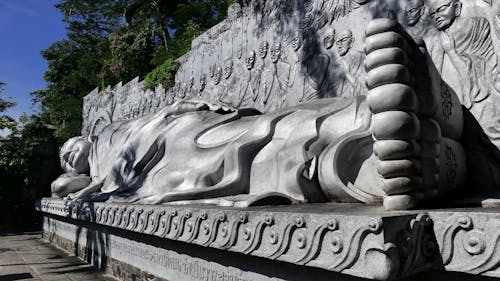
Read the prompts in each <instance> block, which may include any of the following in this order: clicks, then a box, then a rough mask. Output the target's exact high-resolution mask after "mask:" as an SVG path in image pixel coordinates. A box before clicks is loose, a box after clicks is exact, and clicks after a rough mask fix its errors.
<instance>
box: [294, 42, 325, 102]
mask: <svg viewBox="0 0 500 281" xmlns="http://www.w3.org/2000/svg"><path fill="white" fill-rule="evenodd" d="M299 52H300V54H299V57H300V58H301V68H302V76H303V80H304V81H303V89H302V90H299V100H298V102H300V103H301V102H305V101H309V100H313V99H317V98H320V97H323V96H324V94H325V92H326V89H327V87H328V81H327V80H328V69H329V66H330V62H331V60H330V57H329V56H328V55H327V54H325V53H324V52H323V51H322V50H321V48H320V46H318V43H317V42H316V41H315V40H312V39H310V38H309V39H308V40H305V41H304V42H303V46H302V48H300V49H299Z"/></svg>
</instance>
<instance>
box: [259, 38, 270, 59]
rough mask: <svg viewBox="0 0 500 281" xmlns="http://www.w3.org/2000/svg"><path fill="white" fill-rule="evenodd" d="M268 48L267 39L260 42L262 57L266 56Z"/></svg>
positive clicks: (260, 54)
mask: <svg viewBox="0 0 500 281" xmlns="http://www.w3.org/2000/svg"><path fill="white" fill-rule="evenodd" d="M268 50H269V43H267V41H263V42H262V43H260V46H259V56H260V58H261V59H264V58H266V56H267V51H268Z"/></svg>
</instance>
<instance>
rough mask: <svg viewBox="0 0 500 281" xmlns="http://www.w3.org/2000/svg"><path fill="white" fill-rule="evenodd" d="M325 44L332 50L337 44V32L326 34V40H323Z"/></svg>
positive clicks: (329, 31) (332, 31) (330, 31)
mask: <svg viewBox="0 0 500 281" xmlns="http://www.w3.org/2000/svg"><path fill="white" fill-rule="evenodd" d="M323 44H324V45H325V48H326V49H331V48H332V47H333V45H334V44H335V31H334V30H333V29H331V30H328V31H327V32H326V35H325V38H324V39H323Z"/></svg>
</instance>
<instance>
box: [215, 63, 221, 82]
mask: <svg viewBox="0 0 500 281" xmlns="http://www.w3.org/2000/svg"><path fill="white" fill-rule="evenodd" d="M221 80H222V68H220V67H217V69H216V70H215V74H214V83H215V85H219V83H220V81H221Z"/></svg>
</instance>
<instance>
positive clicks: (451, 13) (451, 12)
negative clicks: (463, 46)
mask: <svg viewBox="0 0 500 281" xmlns="http://www.w3.org/2000/svg"><path fill="white" fill-rule="evenodd" d="M429 4H430V10H431V14H430V16H431V19H432V21H433V23H434V26H435V27H436V28H437V29H438V30H446V29H448V28H449V27H450V26H451V25H452V24H453V22H455V19H456V18H457V17H458V16H460V13H461V12H462V3H461V2H460V1H459V0H430V1H429Z"/></svg>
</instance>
